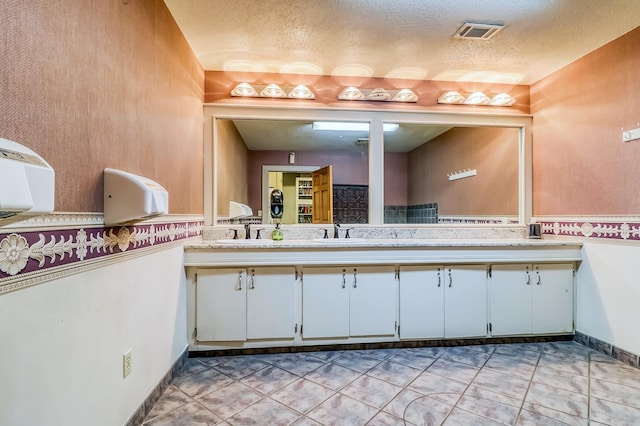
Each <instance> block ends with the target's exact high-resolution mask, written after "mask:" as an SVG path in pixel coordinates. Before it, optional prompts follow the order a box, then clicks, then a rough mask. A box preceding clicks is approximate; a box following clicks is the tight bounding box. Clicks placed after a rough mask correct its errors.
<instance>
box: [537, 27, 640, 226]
mask: <svg viewBox="0 0 640 426" xmlns="http://www.w3.org/2000/svg"><path fill="white" fill-rule="evenodd" d="M638 46H640V27H639V28H636V29H635V30H633V31H630V32H629V33H627V34H625V35H624V36H622V37H620V38H618V39H616V40H614V41H612V42H611V43H609V44H607V45H605V46H603V47H601V48H600V49H597V50H595V51H593V52H591V53H590V54H588V55H587V56H585V57H583V58H581V59H579V60H577V61H575V62H573V63H572V64H570V65H568V66H566V67H564V68H562V69H561V70H559V71H557V72H555V73H553V74H551V75H550V76H548V77H546V78H545V79H543V80H541V81H539V82H537V83H536V84H534V85H533V86H532V88H531V101H532V103H531V110H532V113H533V212H534V215H541V216H542V215H623V214H633V215H638V214H640V196H638V194H640V179H638V165H639V164H640V141H636V142H628V143H623V142H622V129H634V128H637V127H640V125H639V124H638V123H639V122H640V97H639V96H638V93H639V92H640V79H638V76H639V75H640V55H639V54H638Z"/></svg>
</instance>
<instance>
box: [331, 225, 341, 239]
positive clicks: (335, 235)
mask: <svg viewBox="0 0 640 426" xmlns="http://www.w3.org/2000/svg"><path fill="white" fill-rule="evenodd" d="M338 228H340V224H339V223H334V224H333V238H340V234H339V232H338Z"/></svg>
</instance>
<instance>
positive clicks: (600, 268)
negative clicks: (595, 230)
mask: <svg viewBox="0 0 640 426" xmlns="http://www.w3.org/2000/svg"><path fill="white" fill-rule="evenodd" d="M639 259H640V247H639V246H637V245H633V246H632V245H629V243H626V244H615V243H593V242H585V243H584V246H583V248H582V265H581V266H580V268H579V269H578V286H577V293H578V296H577V327H576V328H577V331H580V332H582V333H584V334H587V335H589V336H592V337H595V338H597V339H600V340H603V341H605V342H607V343H611V344H612V345H614V346H617V347H619V348H622V349H625V350H627V351H629V352H632V353H634V354H640V339H639V338H638V336H639V334H638V324H640V309H638V303H639V302H640V278H638V277H640V261H639Z"/></svg>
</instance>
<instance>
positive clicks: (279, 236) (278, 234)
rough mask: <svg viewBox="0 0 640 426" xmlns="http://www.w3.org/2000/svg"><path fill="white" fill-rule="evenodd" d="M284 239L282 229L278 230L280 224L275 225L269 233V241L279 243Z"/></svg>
mask: <svg viewBox="0 0 640 426" xmlns="http://www.w3.org/2000/svg"><path fill="white" fill-rule="evenodd" d="M283 238H284V234H283V233H282V229H280V224H279V223H276V227H275V229H274V230H273V232H272V233H271V239H272V240H274V241H280V240H282V239H283Z"/></svg>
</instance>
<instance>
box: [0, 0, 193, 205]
mask: <svg viewBox="0 0 640 426" xmlns="http://www.w3.org/2000/svg"><path fill="white" fill-rule="evenodd" d="M0 28H1V30H0V53H1V56H2V63H1V65H0V73H1V74H2V78H0V94H1V96H0V137H2V138H6V139H10V140H13V141H16V142H18V143H20V144H23V145H25V146H27V147H29V148H31V149H33V150H34V151H36V152H37V153H39V154H40V155H42V156H43V157H44V158H45V159H46V160H47V161H48V162H49V164H51V166H52V167H53V168H54V169H55V172H56V194H55V196H56V201H55V209H56V210H57V211H70V212H71V211H72V212H101V211H102V192H103V191H102V185H103V179H102V172H103V170H104V168H106V167H114V168H118V169H123V170H126V171H129V172H132V173H135V174H140V175H143V176H146V177H149V178H151V179H153V180H156V181H157V182H159V183H160V184H162V185H163V186H164V187H165V188H166V189H167V190H168V191H169V212H170V213H194V214H202V213H203V197H202V194H203V174H204V172H203V170H204V167H203V163H204V160H203V127H202V120H203V118H202V117H203V111H202V102H203V99H204V71H203V69H202V68H201V66H200V64H199V62H198V61H197V60H196V58H195V56H194V54H193V52H192V51H191V48H190V47H189V45H188V44H187V42H186V41H185V39H184V37H183V35H182V33H181V32H180V30H179V29H178V27H177V25H176V24H175V21H174V20H173V17H172V16H171V15H170V14H169V11H168V9H167V7H166V6H165V4H164V2H163V1H162V0H145V1H122V0H101V1H91V2H87V1H84V0H65V1H64V2H59V1H55V2H46V1H43V2H24V1H20V0H5V1H3V2H0Z"/></svg>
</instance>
